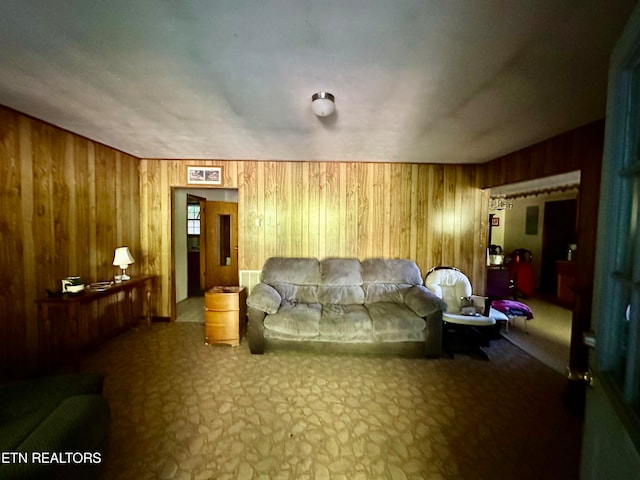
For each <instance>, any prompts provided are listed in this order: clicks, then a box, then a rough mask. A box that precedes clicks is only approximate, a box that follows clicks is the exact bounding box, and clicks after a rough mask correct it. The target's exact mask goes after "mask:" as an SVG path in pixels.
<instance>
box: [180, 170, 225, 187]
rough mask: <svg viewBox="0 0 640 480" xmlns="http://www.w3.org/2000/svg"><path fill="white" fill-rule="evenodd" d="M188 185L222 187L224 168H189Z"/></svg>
mask: <svg viewBox="0 0 640 480" xmlns="http://www.w3.org/2000/svg"><path fill="white" fill-rule="evenodd" d="M187 183H189V184H196V185H222V167H187Z"/></svg>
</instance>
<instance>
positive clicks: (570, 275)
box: [556, 260, 576, 307]
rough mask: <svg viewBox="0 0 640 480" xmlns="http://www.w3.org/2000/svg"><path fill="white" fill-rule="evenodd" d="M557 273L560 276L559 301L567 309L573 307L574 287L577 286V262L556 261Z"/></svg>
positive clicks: (557, 292) (557, 291)
mask: <svg viewBox="0 0 640 480" xmlns="http://www.w3.org/2000/svg"><path fill="white" fill-rule="evenodd" d="M556 272H557V274H558V285H557V289H556V296H557V297H558V301H559V302H560V303H561V304H562V305H564V306H566V307H571V306H573V301H574V299H575V294H574V293H573V286H574V284H575V276H576V264H575V262H569V261H566V260H558V261H556Z"/></svg>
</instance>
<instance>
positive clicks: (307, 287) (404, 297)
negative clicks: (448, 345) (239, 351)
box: [247, 257, 446, 357]
mask: <svg viewBox="0 0 640 480" xmlns="http://www.w3.org/2000/svg"><path fill="white" fill-rule="evenodd" d="M422 283H423V281H422V275H421V273H420V269H419V268H418V266H417V265H416V263H415V262H413V261H412V260H405V259H380V258H376V259H368V260H363V261H360V260H358V259H354V258H328V259H325V260H322V261H319V260H317V259H315V258H283V257H274V258H269V259H268V260H267V261H266V262H265V265H264V268H263V270H262V277H261V283H260V284H258V285H256V286H255V287H254V289H253V290H252V292H251V294H250V295H249V297H248V298H247V306H248V316H249V324H248V328H247V337H248V340H249V348H250V350H251V352H252V353H263V352H264V350H265V349H266V348H283V347H294V348H301V349H305V350H315V351H337V352H357V353H397V354H418V355H423V356H429V357H437V356H440V354H441V351H442V311H443V310H444V309H446V305H445V304H444V302H443V301H442V300H441V299H439V298H438V297H436V296H435V295H434V294H433V293H432V292H430V291H429V290H428V289H427V288H425V287H424V286H423V285H422Z"/></svg>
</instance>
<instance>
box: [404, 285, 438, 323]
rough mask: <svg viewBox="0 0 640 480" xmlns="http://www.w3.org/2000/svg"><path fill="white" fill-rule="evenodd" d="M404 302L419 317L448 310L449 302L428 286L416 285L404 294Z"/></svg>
mask: <svg viewBox="0 0 640 480" xmlns="http://www.w3.org/2000/svg"><path fill="white" fill-rule="evenodd" d="M404 303H405V304H406V305H407V306H408V307H409V308H410V309H411V310H413V311H414V312H415V314H416V315H418V316H419V317H426V316H428V315H430V314H432V313H435V312H438V311H440V312H442V311H446V310H447V304H446V303H445V302H444V300H442V299H441V298H440V297H438V296H437V295H436V294H434V293H433V292H431V291H430V290H429V289H428V288H427V287H423V286H422V285H414V286H413V287H411V288H410V289H409V291H408V292H407V293H406V294H405V296H404Z"/></svg>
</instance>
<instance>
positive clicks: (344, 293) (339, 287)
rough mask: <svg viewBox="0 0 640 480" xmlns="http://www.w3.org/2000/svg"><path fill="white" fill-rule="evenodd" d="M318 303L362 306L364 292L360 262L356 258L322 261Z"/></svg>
mask: <svg viewBox="0 0 640 480" xmlns="http://www.w3.org/2000/svg"><path fill="white" fill-rule="evenodd" d="M318 301H319V302H320V303H321V304H323V305H354V304H360V305H362V304H363V303H364V290H363V289H362V274H361V271H360V261H359V260H358V259H356V258H326V259H324V260H322V261H321V262H320V285H319V286H318Z"/></svg>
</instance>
